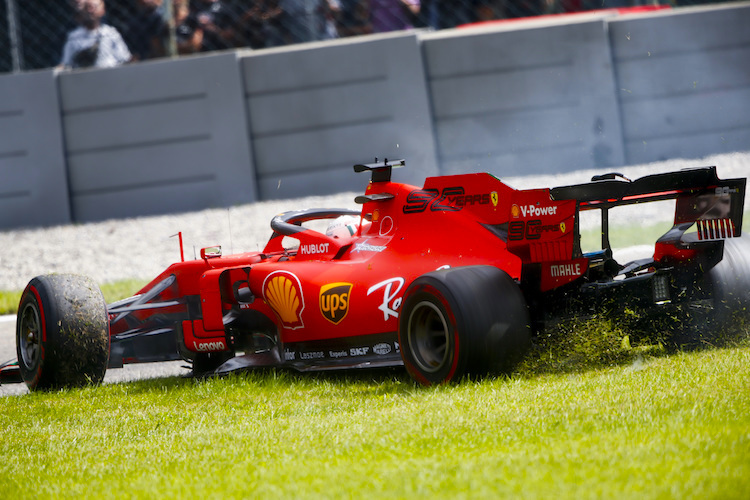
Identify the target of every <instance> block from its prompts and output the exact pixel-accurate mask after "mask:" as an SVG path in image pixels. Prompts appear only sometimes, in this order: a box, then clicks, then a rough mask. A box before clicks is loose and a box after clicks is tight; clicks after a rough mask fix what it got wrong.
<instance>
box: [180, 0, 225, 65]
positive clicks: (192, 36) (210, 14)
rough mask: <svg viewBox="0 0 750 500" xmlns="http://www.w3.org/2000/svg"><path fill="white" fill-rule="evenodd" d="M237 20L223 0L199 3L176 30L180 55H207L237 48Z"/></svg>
mask: <svg viewBox="0 0 750 500" xmlns="http://www.w3.org/2000/svg"><path fill="white" fill-rule="evenodd" d="M238 21H239V20H238V18H237V15H236V13H235V11H234V10H233V9H232V8H230V7H229V6H228V5H227V4H225V3H224V2H223V1H222V0H198V1H196V2H195V3H194V4H193V5H192V6H191V10H190V14H189V15H188V16H187V18H186V19H185V20H184V21H183V22H182V24H180V25H179V26H178V27H177V38H178V43H179V44H180V52H181V53H188V52H208V51H211V50H224V49H230V48H233V47H236V46H237V27H238V24H239V23H238Z"/></svg>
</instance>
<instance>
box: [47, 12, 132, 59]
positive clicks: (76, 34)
mask: <svg viewBox="0 0 750 500" xmlns="http://www.w3.org/2000/svg"><path fill="white" fill-rule="evenodd" d="M74 5H75V9H76V19H77V20H78V24H79V26H78V27H77V28H76V29H74V30H73V31H71V32H70V33H68V38H67V40H66V41H65V46H64V47H63V54H62V60H61V61H60V66H61V67H63V68H89V67H96V68H111V67H114V66H119V65H121V64H125V63H126V62H129V61H130V60H131V55H130V51H129V50H128V46H127V45H126V44H125V42H124V41H123V39H122V36H120V33H119V32H118V31H117V29H116V28H114V27H113V26H110V25H108V24H104V23H102V18H103V17H104V14H105V8H104V0H75V2H74Z"/></svg>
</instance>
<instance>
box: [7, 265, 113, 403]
mask: <svg viewBox="0 0 750 500" xmlns="http://www.w3.org/2000/svg"><path fill="white" fill-rule="evenodd" d="M16 353H17V355H18V367H19V369H20V371H21V376H22V377H23V380H24V382H26V385H27V386H28V387H29V389H30V390H32V391H33V390H49V389H60V388H63V387H81V386H84V385H87V384H98V383H100V382H101V381H102V379H103V378H104V373H105V371H106V369H107V361H108V360H109V319H108V316H107V305H106V303H105V302H104V297H103V296H102V293H101V291H100V290H99V287H98V286H97V285H96V284H95V283H94V282H93V281H91V280H90V279H89V278H85V277H83V276H75V275H67V274H53V275H48V276H38V277H36V278H34V279H32V280H31V281H30V282H29V284H28V286H27V287H26V289H25V290H24V292H23V294H22V295H21V302H20V305H19V307H18V319H17V322H16Z"/></svg>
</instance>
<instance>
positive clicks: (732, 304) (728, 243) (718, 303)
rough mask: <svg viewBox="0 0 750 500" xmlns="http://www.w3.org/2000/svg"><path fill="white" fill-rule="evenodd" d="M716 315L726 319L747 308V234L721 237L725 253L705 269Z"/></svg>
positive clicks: (749, 306) (749, 299)
mask: <svg viewBox="0 0 750 500" xmlns="http://www.w3.org/2000/svg"><path fill="white" fill-rule="evenodd" d="M708 277H709V280H710V282H711V288H712V292H713V299H714V311H715V318H716V320H717V321H719V322H727V321H729V320H731V319H732V316H733V315H734V314H736V313H738V312H739V313H745V314H747V312H748V309H750V237H748V236H744V237H742V238H730V239H727V240H724V256H723V258H722V259H721V262H719V263H718V264H717V265H716V266H715V267H714V268H713V269H711V270H710V271H709V272H708Z"/></svg>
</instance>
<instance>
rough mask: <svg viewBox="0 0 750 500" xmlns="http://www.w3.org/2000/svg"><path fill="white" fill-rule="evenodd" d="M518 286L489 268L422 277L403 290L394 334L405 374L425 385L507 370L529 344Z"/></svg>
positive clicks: (509, 369)
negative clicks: (400, 308)
mask: <svg viewBox="0 0 750 500" xmlns="http://www.w3.org/2000/svg"><path fill="white" fill-rule="evenodd" d="M529 324H530V323H529V312H528V308H527V306H526V302H525V300H524V298H523V294H522V293H521V290H520V288H519V287H518V285H517V284H516V283H515V281H513V279H512V278H511V277H510V276H508V274H507V273H505V272H504V271H501V270H500V269H497V268H495V267H491V266H471V267H459V268H453V269H446V270H441V271H435V272H431V273H428V274H425V275H422V276H420V277H419V278H417V279H416V280H414V282H413V283H412V284H411V285H410V286H409V288H408V289H407V291H406V293H405V294H404V300H403V306H402V311H401V314H400V316H399V330H398V338H399V343H400V346H401V355H402V357H403V360H404V365H405V366H406V369H407V370H408V372H409V374H410V375H411V376H412V377H413V378H414V379H415V380H416V381H417V382H419V383H421V384H423V385H433V384H440V383H444V382H450V381H453V380H458V379H460V378H462V377H464V376H482V375H486V374H489V373H509V372H510V371H512V370H513V368H514V367H515V365H516V364H517V363H518V362H519V361H520V360H521V359H522V358H523V356H524V354H526V352H527V351H528V349H529V347H530V345H531V329H530V326H529Z"/></svg>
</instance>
